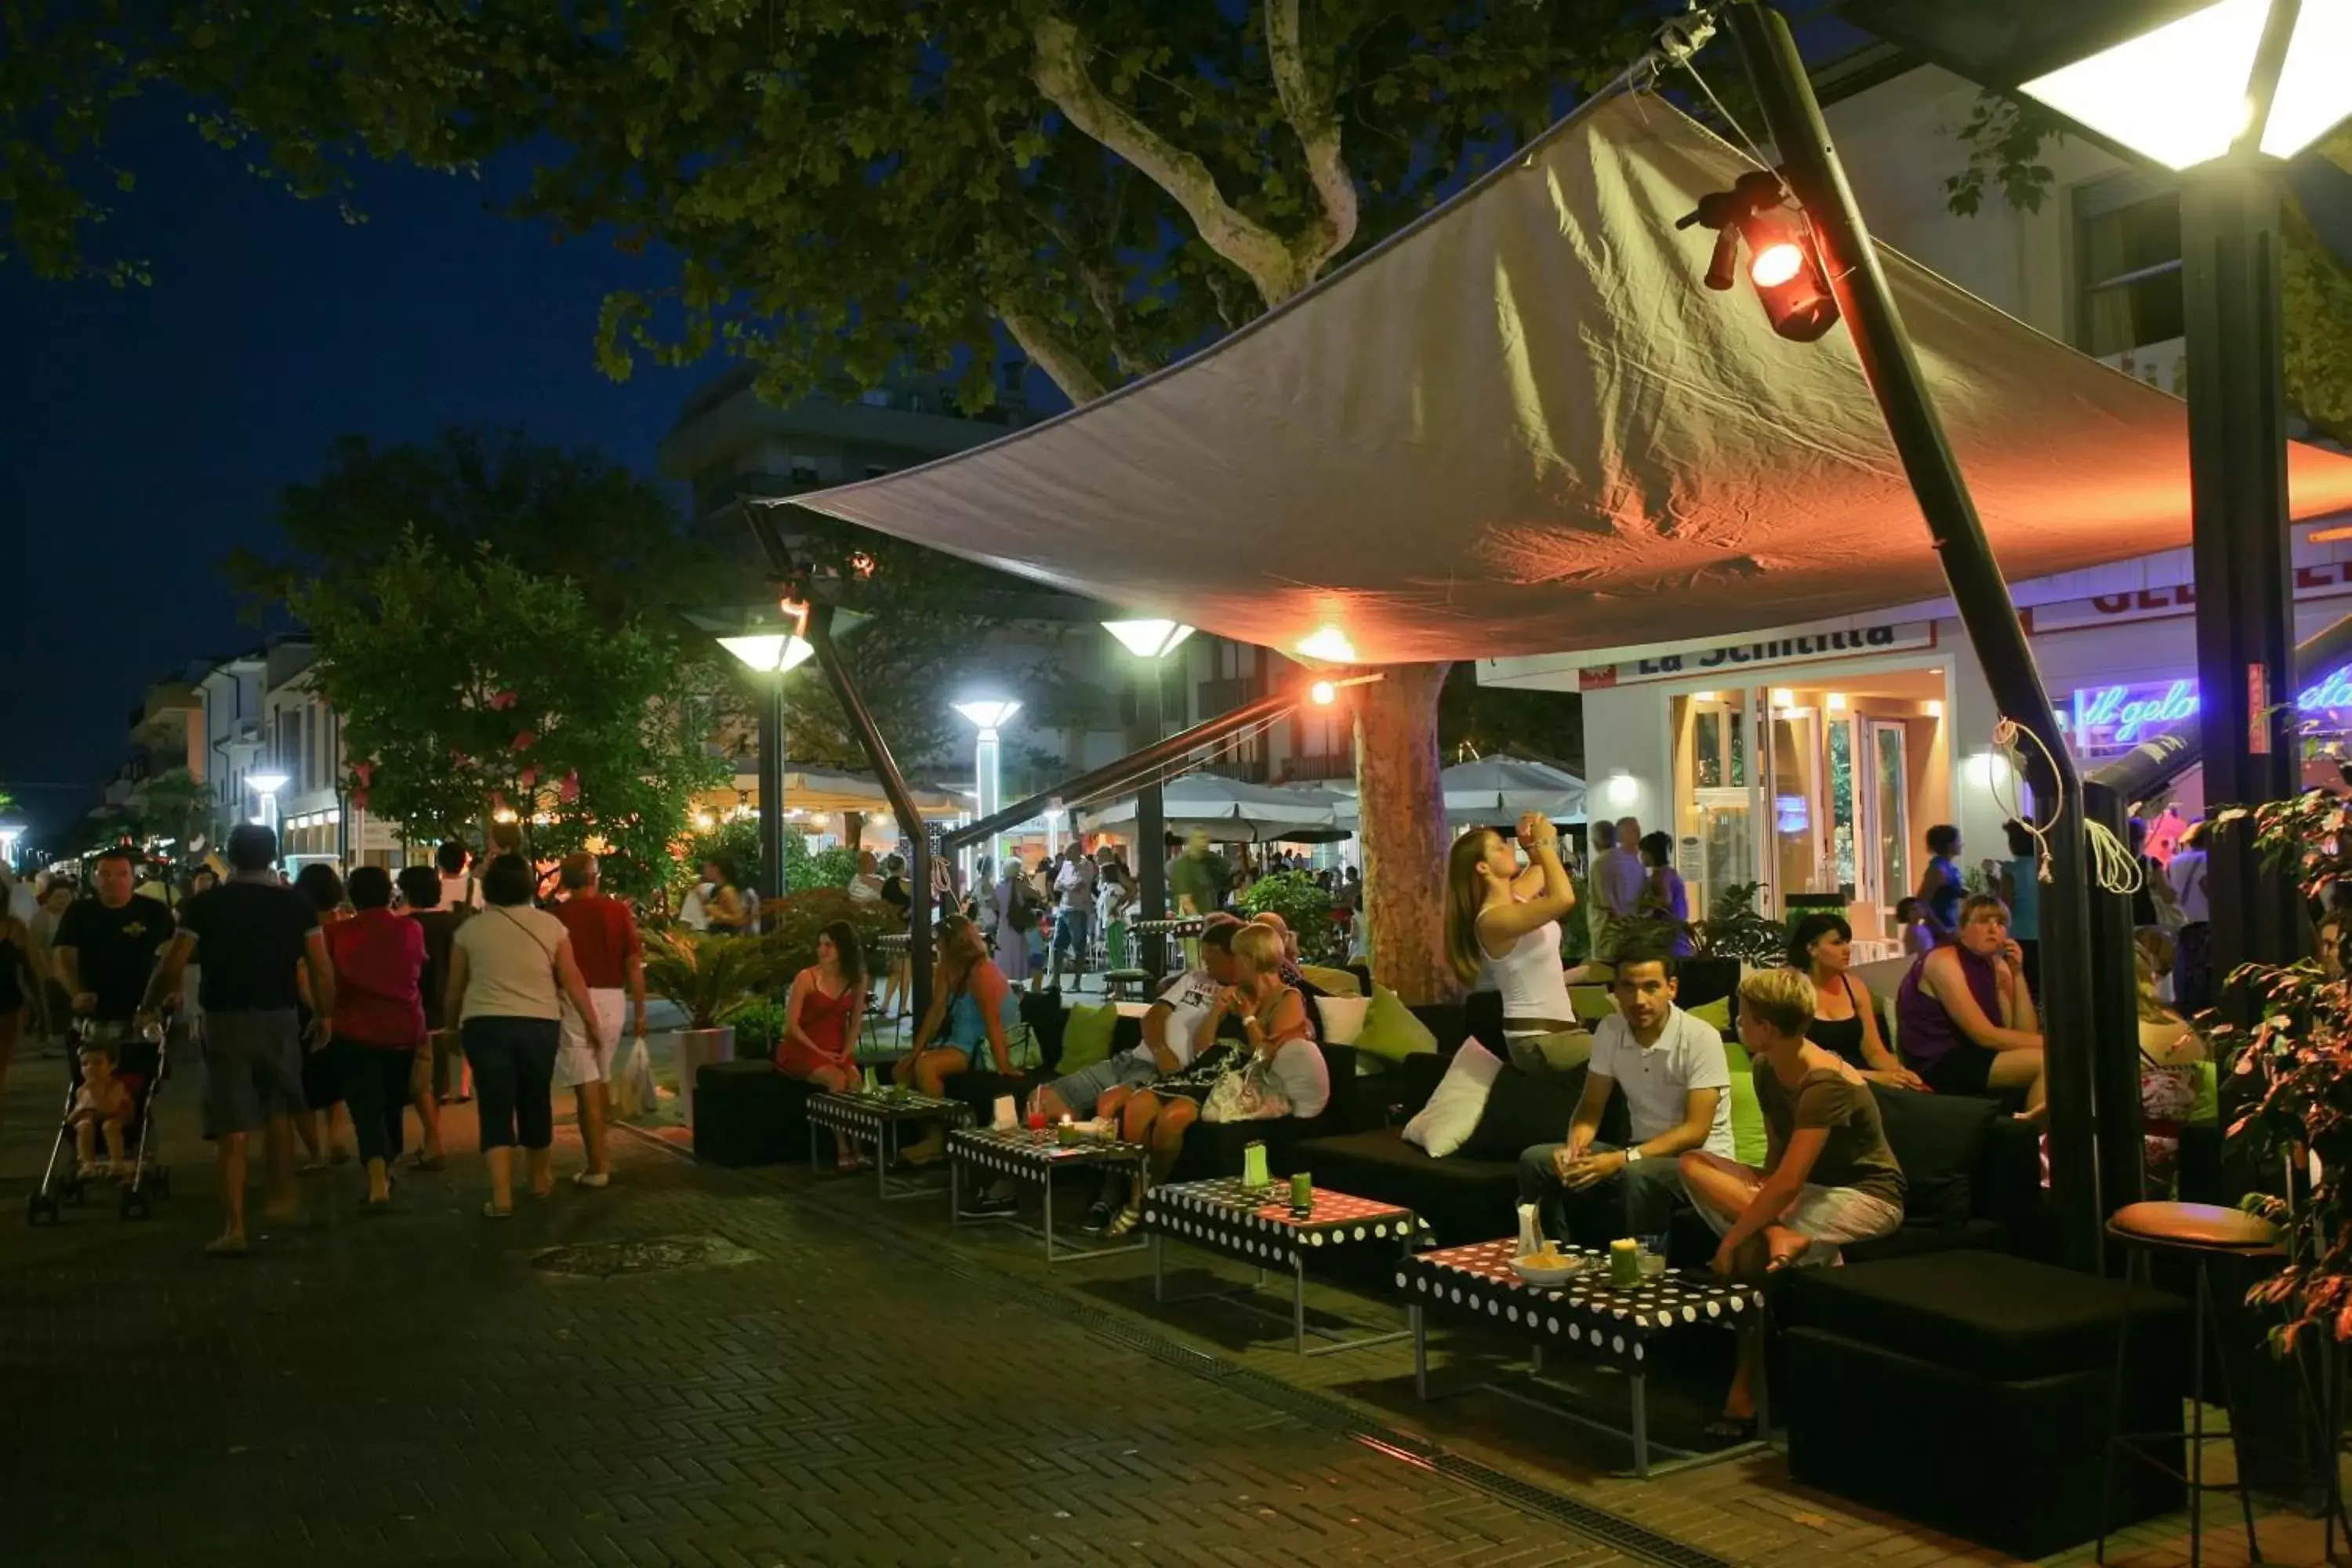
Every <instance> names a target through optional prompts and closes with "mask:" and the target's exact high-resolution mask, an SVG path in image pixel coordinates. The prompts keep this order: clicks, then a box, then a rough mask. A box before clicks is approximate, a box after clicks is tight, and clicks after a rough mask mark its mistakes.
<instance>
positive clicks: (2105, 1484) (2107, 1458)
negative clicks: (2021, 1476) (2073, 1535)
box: [2091, 1247, 2147, 1563]
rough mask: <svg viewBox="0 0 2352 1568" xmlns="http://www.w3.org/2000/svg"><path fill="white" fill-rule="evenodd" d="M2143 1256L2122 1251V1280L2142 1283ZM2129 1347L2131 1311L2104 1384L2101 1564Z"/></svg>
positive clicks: (2112, 1504)
mask: <svg viewBox="0 0 2352 1568" xmlns="http://www.w3.org/2000/svg"><path fill="white" fill-rule="evenodd" d="M2146 1257H2147V1255H2146V1254H2145V1253H2143V1252H2141V1251H2140V1250H2139V1248H2137V1247H2127V1248H2126V1249H2125V1252H2124V1283H2125V1284H2126V1285H2137V1284H2141V1283H2144V1282H2145V1281H2144V1280H2143V1279H2142V1278H2141V1276H2142V1275H2143V1274H2144V1273H2145V1259H2146ZM2130 1346H2131V1314H2130V1313H2129V1312H2126V1313H2124V1314H2122V1315H2121V1316H2120V1317H2118V1318H2117V1319H2116V1363H2115V1371H2114V1373H2113V1375H2112V1376H2111V1377H2110V1379H2109V1381H2108V1384H2107V1440H2106V1443H2105V1446H2104V1447H2102V1448H2101V1450H2100V1453H2099V1543H2098V1545H2097V1546H2096V1547H2095V1549H2094V1550H2093V1552H2092V1554H2091V1560H2092V1561H2093V1562H2094V1563H2105V1562H2106V1560H2107V1527H2108V1521H2111V1520H2113V1519H2114V1518H2115V1516H2116V1442H2117V1438H2116V1433H2117V1432H2119V1431H2120V1430H2122V1428H2123V1424H2124V1374H2125V1371H2126V1367H2127V1366H2128V1365H2129V1364H2130V1363H2129V1351H2130Z"/></svg>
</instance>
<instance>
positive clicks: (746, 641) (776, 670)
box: [719, 632, 816, 675]
mask: <svg viewBox="0 0 2352 1568" xmlns="http://www.w3.org/2000/svg"><path fill="white" fill-rule="evenodd" d="M719 647H723V648H725V649H726V650H727V651H728V652H729V653H731V654H733V655H734V656H735V657H736V658H739V659H740V660H742V661H743V668H746V669H751V670H756V671H758V672H759V673H760V674H761V675H782V674H783V673H785V672H786V671H787V670H793V669H798V668H800V667H801V666H802V665H803V664H805V663H807V662H808V661H809V660H810V659H812V658H815V657H816V649H814V647H810V646H809V644H808V641H807V639H806V638H804V637H797V636H794V635H793V634H791V633H788V632H761V633H757V634H754V635H752V636H749V637H720V638H719Z"/></svg>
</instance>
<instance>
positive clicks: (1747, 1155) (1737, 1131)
mask: <svg viewBox="0 0 2352 1568" xmlns="http://www.w3.org/2000/svg"><path fill="white" fill-rule="evenodd" d="M1692 1011H1693V1012H1694V1013H1697V1012H1703V1011H1705V1009H1704V1008H1694V1009H1693V1010H1692ZM1723 1055H1724V1058H1725V1059H1726V1060H1727V1061H1728V1062H1729V1063H1730V1064H1731V1152H1732V1154H1733V1156H1734V1157H1735V1158H1736V1159H1738V1162H1739V1163H1741V1164H1743V1165H1752V1166H1754V1167H1755V1168H1756V1169H1757V1170H1759V1171H1760V1170H1762V1169H1763V1168H1764V1155H1765V1153H1766V1152H1767V1150H1768V1149H1769V1146H1770V1140H1769V1139H1768V1138H1767V1137H1766V1136H1765V1134H1764V1108H1763V1106H1761V1105H1760V1104H1759V1103H1757V1100H1756V1073H1755V1069H1754V1068H1753V1067H1752V1066H1751V1065H1750V1063H1749V1062H1748V1047H1746V1046H1743V1045H1741V1044H1740V1043H1739V1042H1738V1040H1727V1041H1726V1042H1725V1043H1724V1047H1723Z"/></svg>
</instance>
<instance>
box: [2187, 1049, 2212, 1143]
mask: <svg viewBox="0 0 2352 1568" xmlns="http://www.w3.org/2000/svg"><path fill="white" fill-rule="evenodd" d="M2220 1121H2221V1079H2220V1078H2219V1076H2218V1075H2217V1074H2216V1072H2215V1071H2214V1068H2213V1064H2212V1063H2211V1062H2210V1061H2202V1062H2199V1063H2198V1064H2197V1099H2196V1100H2195V1101H2194V1102H2193V1103H2192V1104H2191V1105H2190V1106H2189V1115H2188V1117H2187V1118H2186V1122H2187V1124H2188V1125H2189V1126H2190V1127H2211V1126H2214V1125H2216V1124H2218V1123H2219V1122H2220Z"/></svg>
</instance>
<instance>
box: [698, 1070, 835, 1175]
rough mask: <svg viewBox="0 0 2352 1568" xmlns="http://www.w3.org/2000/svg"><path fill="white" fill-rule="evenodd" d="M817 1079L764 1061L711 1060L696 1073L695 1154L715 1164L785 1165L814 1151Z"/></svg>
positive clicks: (700, 1158)
mask: <svg viewBox="0 0 2352 1568" xmlns="http://www.w3.org/2000/svg"><path fill="white" fill-rule="evenodd" d="M816 1092H817V1087H816V1085H814V1084H813V1083H810V1082H808V1081H807V1080H805V1079H797V1078H793V1077H792V1076H791V1075H790V1074H787V1073H780V1072H778V1071H777V1070H776V1069H775V1068H773V1067H772V1066H771V1065H770V1064H769V1063H767V1062H764V1061H733V1062H705V1063H703V1064H702V1065H701V1066H700V1067H699V1068H696V1069H695V1074H694V1157H695V1158H696V1159H698V1160H708V1161H709V1162H710V1163H712V1164H714V1165H781V1164H782V1163H784V1162H786V1161H787V1160H799V1159H805V1158H806V1157H807V1155H808V1100H809V1096H811V1095H813V1094H814V1093H816Z"/></svg>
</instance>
